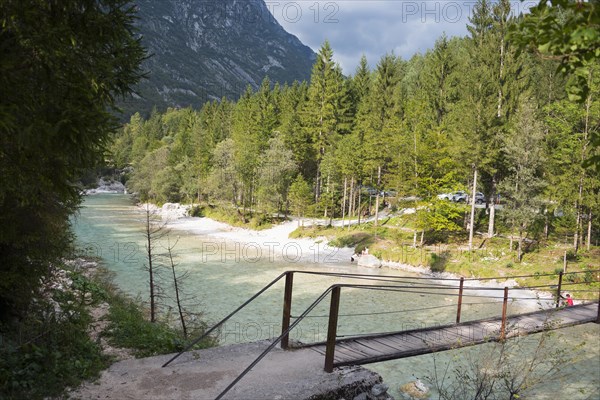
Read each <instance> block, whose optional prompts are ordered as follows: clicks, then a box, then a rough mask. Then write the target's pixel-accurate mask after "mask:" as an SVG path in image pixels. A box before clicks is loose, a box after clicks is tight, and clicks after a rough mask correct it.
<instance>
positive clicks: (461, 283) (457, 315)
mask: <svg viewBox="0 0 600 400" xmlns="http://www.w3.org/2000/svg"><path fill="white" fill-rule="evenodd" d="M464 284H465V278H463V277H462V276H461V278H460V286H459V288H458V308H457V309H456V323H457V324H460V309H461V308H462V298H463V286H464Z"/></svg>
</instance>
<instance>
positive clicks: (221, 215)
mask: <svg viewBox="0 0 600 400" xmlns="http://www.w3.org/2000/svg"><path fill="white" fill-rule="evenodd" d="M190 215H191V216H193V217H208V218H211V219H214V220H215V221H219V222H223V223H226V224H228V225H231V226H237V227H240V228H247V229H253V230H257V231H258V230H263V229H269V228H272V227H273V224H277V223H279V222H282V221H284V219H283V218H280V217H276V216H273V215H270V214H268V213H260V212H250V211H245V212H243V211H242V210H241V209H238V208H234V207H231V206H215V205H197V206H194V207H193V208H192V210H191V211H190Z"/></svg>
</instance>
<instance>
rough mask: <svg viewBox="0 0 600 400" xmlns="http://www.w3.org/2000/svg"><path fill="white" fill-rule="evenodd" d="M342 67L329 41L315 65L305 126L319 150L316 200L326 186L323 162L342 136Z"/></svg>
mask: <svg viewBox="0 0 600 400" xmlns="http://www.w3.org/2000/svg"><path fill="white" fill-rule="evenodd" d="M345 91H346V86H345V85H344V82H343V75H342V73H341V68H340V67H339V65H337V64H336V63H335V62H334V61H333V51H332V50H331V46H330V45H329V42H327V41H326V42H325V43H324V44H323V46H321V49H320V50H319V53H318V54H317V60H316V61H315V64H314V66H313V70H312V74H311V78H310V86H309V87H308V100H307V101H306V103H305V105H304V110H303V115H302V125H303V127H304V129H306V132H307V133H308V134H309V136H310V137H311V140H312V143H313V145H314V148H315V152H316V174H315V199H317V200H318V198H319V197H320V195H321V187H322V185H323V181H322V176H321V168H320V166H321V162H322V160H323V158H324V157H325V154H327V153H328V152H329V151H331V149H332V148H333V147H334V145H335V142H336V141H337V139H338V136H339V129H340V126H339V124H340V121H341V120H343V114H344V112H347V110H342V109H340V105H341V104H342V103H343V101H342V99H344V98H345V97H346V93H345Z"/></svg>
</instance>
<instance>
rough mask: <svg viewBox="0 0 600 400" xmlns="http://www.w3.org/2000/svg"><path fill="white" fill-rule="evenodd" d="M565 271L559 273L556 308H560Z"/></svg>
mask: <svg viewBox="0 0 600 400" xmlns="http://www.w3.org/2000/svg"><path fill="white" fill-rule="evenodd" d="M562 280H563V271H560V272H559V273H558V286H557V287H556V308H558V307H560V298H561V296H560V292H561V289H562Z"/></svg>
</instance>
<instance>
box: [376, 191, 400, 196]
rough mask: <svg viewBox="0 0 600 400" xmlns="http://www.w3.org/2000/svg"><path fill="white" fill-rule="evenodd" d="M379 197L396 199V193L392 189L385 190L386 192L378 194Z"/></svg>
mask: <svg viewBox="0 0 600 400" xmlns="http://www.w3.org/2000/svg"><path fill="white" fill-rule="evenodd" d="M379 195H380V196H384V197H396V196H397V195H398V192H396V191H395V190H394V189H387V190H382V191H381V192H380V193H379Z"/></svg>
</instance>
